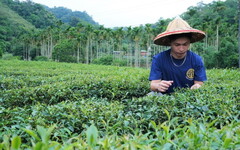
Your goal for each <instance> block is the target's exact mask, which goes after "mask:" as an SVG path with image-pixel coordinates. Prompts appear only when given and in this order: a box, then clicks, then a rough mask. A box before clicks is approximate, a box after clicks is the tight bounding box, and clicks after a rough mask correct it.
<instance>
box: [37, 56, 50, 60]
mask: <svg viewBox="0 0 240 150" xmlns="http://www.w3.org/2000/svg"><path fill="white" fill-rule="evenodd" d="M34 60H36V61H49V59H48V58H47V57H46V56H37V57H36V58H35V59H34Z"/></svg>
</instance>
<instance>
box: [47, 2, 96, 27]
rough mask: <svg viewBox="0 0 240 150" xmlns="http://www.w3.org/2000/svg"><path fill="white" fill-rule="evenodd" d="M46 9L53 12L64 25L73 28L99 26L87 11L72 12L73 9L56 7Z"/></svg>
mask: <svg viewBox="0 0 240 150" xmlns="http://www.w3.org/2000/svg"><path fill="white" fill-rule="evenodd" d="M46 9H47V10H48V11H50V12H52V13H53V14H54V15H55V16H56V17H57V18H58V19H59V20H61V21H62V22H64V23H68V24H69V25H71V26H74V27H76V26H77V24H79V23H81V24H91V25H98V23H96V22H95V21H94V20H93V19H92V17H91V16H89V15H88V14H87V13H86V12H85V11H84V12H80V11H72V10H71V9H68V8H64V7H54V8H49V7H47V6H46Z"/></svg>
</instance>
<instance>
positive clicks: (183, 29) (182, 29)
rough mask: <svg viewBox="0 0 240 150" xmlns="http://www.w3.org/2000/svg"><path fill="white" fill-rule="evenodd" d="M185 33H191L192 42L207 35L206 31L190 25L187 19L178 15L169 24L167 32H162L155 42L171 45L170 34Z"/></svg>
mask: <svg viewBox="0 0 240 150" xmlns="http://www.w3.org/2000/svg"><path fill="white" fill-rule="evenodd" d="M183 33H191V37H190V42H191V43H194V42H197V41H200V40H202V39H203V38H204V37H205V33H204V32H203V31H201V30H197V29H194V28H192V27H190V25H189V24H188V23H187V22H186V21H184V20H183V19H182V18H180V17H177V18H175V19H174V20H173V21H171V22H170V23H169V24H168V26H167V29H166V31H165V32H163V33H160V34H159V35H158V36H156V37H155V39H154V44H157V45H164V46H170V39H169V36H170V35H174V34H183Z"/></svg>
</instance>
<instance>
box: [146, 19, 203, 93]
mask: <svg viewBox="0 0 240 150" xmlns="http://www.w3.org/2000/svg"><path fill="white" fill-rule="evenodd" d="M204 37H205V33H204V32H203V31H200V30H197V29H194V28H192V27H190V26H189V24H188V23H187V22H186V21H184V20H182V19H181V18H180V17H177V18H176V19H174V20H173V21H172V22H170V23H169V25H168V27H167V30H166V31H165V32H163V33H161V34H159V35H158V36H157V37H156V38H155V39H154V44H157V45H163V46H170V49H168V50H166V51H163V52H161V53H159V54H157V55H155V56H154V57H153V60H152V66H151V71H150V76H149V80H150V88H151V90H152V91H153V92H151V93H150V95H153V94H157V95H162V94H169V93H172V92H174V89H175V88H190V89H198V88H200V87H201V86H202V85H203V82H204V81H206V80H207V77H206V71H205V68H204V65H203V62H202V59H201V57H200V56H199V55H197V54H195V53H194V52H192V51H190V50H189V47H190V43H194V42H197V41H200V40H202V39H203V38H204Z"/></svg>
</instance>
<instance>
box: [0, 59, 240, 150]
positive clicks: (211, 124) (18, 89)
mask: <svg viewBox="0 0 240 150" xmlns="http://www.w3.org/2000/svg"><path fill="white" fill-rule="evenodd" d="M148 75H149V70H147V69H141V68H130V67H116V66H100V65H86V64H70V63H56V62H26V61H14V60H12V61H6V60H0V102H1V105H0V150H10V149H12V150H18V149H19V150H20V149H27V150H30V149H31V150H73V149H75V150H77V149H79V150H82V149H84V150H88V149H89V150H90V149H96V150H99V149H103V150H110V149H111V150H115V149H117V150H122V149H124V150H130V149H131V150H137V149H142V150H159V149H165V150H168V149H169V150H175V149H176V150H193V149H194V150H196V149H199V150H200V149H201V150H202V149H204V150H219V149H234V150H235V149H240V121H239V120H240V71H239V70H237V69H211V70H207V76H208V81H207V82H206V83H205V85H204V86H203V87H202V88H200V89H197V90H189V89H182V90H178V91H177V92H175V93H174V94H172V95H169V96H167V95H165V96H162V97H154V96H146V95H147V93H148V92H149V81H148Z"/></svg>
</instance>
